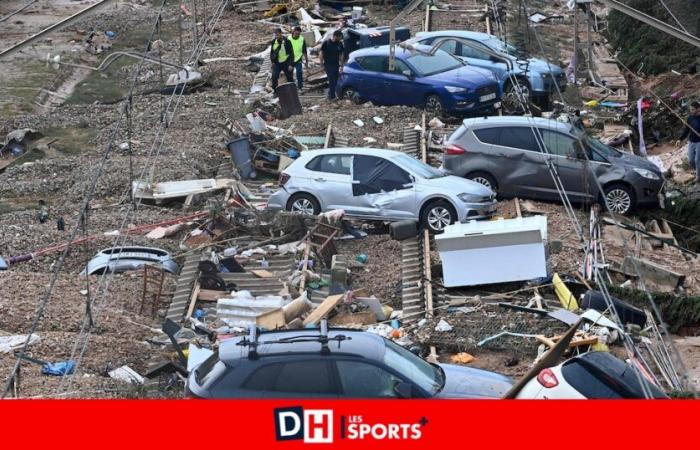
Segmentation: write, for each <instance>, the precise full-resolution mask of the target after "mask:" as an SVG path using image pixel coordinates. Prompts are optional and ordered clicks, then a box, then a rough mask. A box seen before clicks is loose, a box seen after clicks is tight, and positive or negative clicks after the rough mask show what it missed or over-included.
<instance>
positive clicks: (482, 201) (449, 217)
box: [267, 148, 496, 232]
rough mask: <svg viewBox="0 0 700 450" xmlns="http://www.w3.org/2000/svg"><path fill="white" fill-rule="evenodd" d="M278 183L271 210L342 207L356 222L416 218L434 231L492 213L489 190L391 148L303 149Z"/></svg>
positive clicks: (308, 210)
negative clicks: (278, 187) (359, 220)
mask: <svg viewBox="0 0 700 450" xmlns="http://www.w3.org/2000/svg"><path fill="white" fill-rule="evenodd" d="M279 184H280V189H279V190H278V191H276V192H275V193H274V194H272V196H271V197H270V199H269V201H268V205H267V206H268V208H269V209H271V210H287V211H296V212H300V213H303V214H314V215H315V214H319V213H321V212H324V211H330V210H334V209H342V210H345V213H346V216H348V217H351V218H357V219H366V220H380V221H398V220H415V221H417V222H420V224H421V225H423V226H426V227H427V228H428V229H430V230H431V231H433V232H439V231H442V230H443V229H444V228H445V227H446V226H447V225H449V224H451V223H454V222H457V221H459V222H466V221H468V220H472V219H481V218H486V217H489V216H491V215H493V213H494V212H495V210H496V200H495V194H494V192H493V191H492V190H491V189H489V188H487V187H485V186H483V185H481V184H479V183H476V182H473V181H470V180H465V179H464V178H459V177H455V176H450V175H448V174H447V173H445V172H443V171H441V170H438V169H435V168H433V167H430V166H429V165H427V164H424V163H422V162H420V161H418V160H416V159H415V158H412V157H410V156H408V155H406V154H405V153H401V152H395V151H391V150H381V149H374V148H337V149H324V150H312V151H305V152H304V153H303V154H302V155H301V156H300V157H299V158H298V159H297V160H296V161H294V163H292V164H291V165H290V166H289V167H287V168H286V169H285V170H284V171H283V172H282V173H281V174H280V178H279Z"/></svg>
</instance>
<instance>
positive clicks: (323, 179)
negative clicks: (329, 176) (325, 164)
mask: <svg viewBox="0 0 700 450" xmlns="http://www.w3.org/2000/svg"><path fill="white" fill-rule="evenodd" d="M314 181H326V179H325V178H320V177H319V178H314Z"/></svg>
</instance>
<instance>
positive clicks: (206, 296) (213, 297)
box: [197, 289, 229, 302]
mask: <svg viewBox="0 0 700 450" xmlns="http://www.w3.org/2000/svg"><path fill="white" fill-rule="evenodd" d="M228 296H229V293H228V292H226V291H215V290H213V289H200V290H199V295H198V296H197V300H199V301H200V302H215V301H217V300H218V299H220V298H226V297H228Z"/></svg>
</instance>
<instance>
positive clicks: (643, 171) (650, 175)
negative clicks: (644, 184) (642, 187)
mask: <svg viewBox="0 0 700 450" xmlns="http://www.w3.org/2000/svg"><path fill="white" fill-rule="evenodd" d="M633 170H634V171H635V172H637V173H638V174H639V175H641V176H643V177H644V178H648V179H650V180H659V179H660V178H659V176H658V175H657V174H655V173H654V172H652V171H651V170H647V169H637V168H636V167H635V168H634V169H633Z"/></svg>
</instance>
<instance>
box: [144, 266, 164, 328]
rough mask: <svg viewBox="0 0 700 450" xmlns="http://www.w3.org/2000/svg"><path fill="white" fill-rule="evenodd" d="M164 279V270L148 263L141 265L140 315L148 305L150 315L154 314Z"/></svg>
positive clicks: (157, 307) (158, 305) (156, 310)
mask: <svg viewBox="0 0 700 450" xmlns="http://www.w3.org/2000/svg"><path fill="white" fill-rule="evenodd" d="M164 281H165V271H164V270H163V269H162V268H160V267H158V266H153V265H150V264H146V265H144V266H143V293H142V294H141V308H140V309H139V314H140V315H143V314H144V312H145V311H146V310H148V309H149V305H150V311H151V317H155V316H156V314H157V313H158V309H159V308H160V306H161V301H162V300H161V296H162V294H163V282H164Z"/></svg>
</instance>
